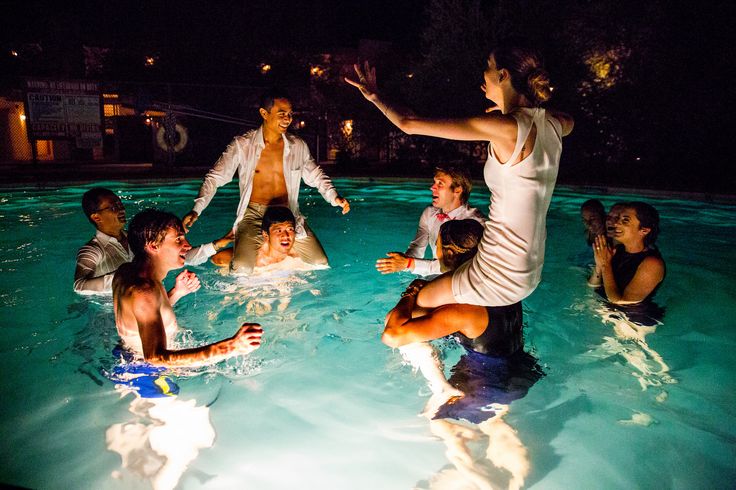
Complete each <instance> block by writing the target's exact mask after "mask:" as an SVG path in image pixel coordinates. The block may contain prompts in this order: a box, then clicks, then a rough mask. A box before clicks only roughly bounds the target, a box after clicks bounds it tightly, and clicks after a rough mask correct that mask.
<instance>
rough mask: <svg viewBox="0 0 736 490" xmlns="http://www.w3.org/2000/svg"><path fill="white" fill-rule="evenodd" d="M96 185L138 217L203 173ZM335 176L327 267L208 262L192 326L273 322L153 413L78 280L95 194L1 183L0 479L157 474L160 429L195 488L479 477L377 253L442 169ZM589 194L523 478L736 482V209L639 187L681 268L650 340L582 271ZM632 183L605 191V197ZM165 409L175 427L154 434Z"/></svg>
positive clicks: (557, 286) (315, 204)
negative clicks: (263, 275) (378, 266)
mask: <svg viewBox="0 0 736 490" xmlns="http://www.w3.org/2000/svg"><path fill="white" fill-rule="evenodd" d="M99 184H100V185H103V186H106V187H109V188H111V189H113V190H114V191H116V192H118V193H120V194H121V195H122V197H123V201H124V202H125V204H126V206H127V208H128V217H129V219H130V217H131V216H132V215H133V214H134V213H135V212H136V211H138V210H140V209H143V208H144V207H148V206H157V207H161V208H163V209H167V210H170V211H173V212H175V213H177V214H178V215H180V216H181V215H183V214H184V213H185V212H187V211H188V210H189V209H190V205H191V199H192V198H193V197H194V196H195V195H196V192H197V189H198V185H199V181H181V182H171V183H166V184H165V185H164V184H163V183H160V182H159V183H153V184H141V183H134V184H130V183H120V182H103V183H99ZM336 186H337V187H338V189H339V190H340V191H341V193H343V195H345V196H346V197H347V198H348V199H350V201H351V208H352V210H351V212H350V214H348V215H347V216H344V217H343V216H340V214H339V211H338V209H337V208H332V207H330V206H329V205H328V204H326V203H325V202H324V201H323V200H322V198H321V197H320V196H319V195H318V194H317V193H316V192H313V191H312V190H311V189H308V190H305V191H304V195H303V198H302V203H303V204H302V210H303V212H304V214H305V215H306V216H307V217H308V219H309V224H310V226H311V227H312V229H314V230H315V232H316V233H317V234H318V236H319V238H320V240H321V241H322V244H323V245H324V248H325V250H326V251H327V253H328V255H329V257H330V261H331V264H332V268H331V269H329V270H324V271H312V272H307V273H301V274H300V275H298V276H295V277H291V278H289V277H280V278H278V284H276V285H275V286H274V285H272V284H271V285H269V284H266V283H258V282H251V283H245V284H243V283H239V282H238V281H236V280H235V279H233V278H232V277H228V276H223V275H221V274H219V273H218V272H217V271H216V270H214V268H213V267H212V266H209V265H205V266H202V267H194V268H192V270H195V271H196V272H197V273H198V274H200V278H201V279H202V283H203V287H202V289H200V291H198V292H197V293H196V294H193V295H190V296H188V297H185V298H184V299H182V300H181V302H180V304H178V305H177V308H176V311H177V315H178V318H179V322H180V324H181V325H182V326H183V327H184V328H188V329H191V333H187V334H186V335H185V336H184V339H182V341H183V342H189V343H196V342H203V341H206V340H214V339H218V338H221V337H224V336H226V335H231V333H232V332H233V331H234V330H235V328H236V326H237V325H238V324H239V323H240V322H242V321H257V322H260V323H262V325H263V326H264V329H265V334H264V339H265V340H264V345H263V346H262V348H261V349H260V350H258V351H256V352H255V353H254V354H253V355H251V356H250V357H249V358H246V359H239V360H237V361H236V360H231V361H228V362H226V363H223V364H221V365H218V366H216V367H214V368H208V369H204V370H199V371H195V372H184V373H180V374H175V375H174V376H172V378H173V379H174V380H175V381H176V383H177V384H178V385H179V388H180V394H179V396H178V398H177V400H178V401H180V402H182V406H183V405H186V407H188V408H185V409H182V411H180V412H178V413H179V415H180V418H179V419H178V420H174V421H173V422H171V423H170V424H169V425H166V424H165V423H162V422H161V420H158V421H156V422H155V423H154V421H153V419H155V418H156V414H155V413H153V414H151V413H149V412H146V409H147V408H150V407H141V406H140V403H138V402H135V397H134V396H132V395H130V394H128V395H124V396H121V393H120V392H119V391H116V390H115V389H114V387H113V383H112V382H110V381H109V380H108V379H106V378H105V376H104V375H103V374H102V373H103V372H106V371H109V370H110V369H112V368H113V367H114V366H115V364H116V362H118V361H116V360H115V359H114V357H113V354H112V353H111V352H112V350H113V348H114V346H115V344H116V334H115V328H114V323H113V318H112V308H111V304H110V301H109V300H106V299H101V298H95V297H82V296H77V295H76V294H74V293H73V292H72V289H71V286H72V275H73V271H74V259H75V254H76V250H77V248H78V247H79V246H81V245H82V244H83V243H85V242H86V241H87V240H88V239H89V237H90V236H91V235H92V233H93V231H92V227H91V225H89V223H88V222H87V221H86V219H85V217H84V216H83V215H82V212H81V208H80V204H79V203H80V200H81V195H82V193H83V192H84V191H85V190H87V189H88V188H89V187H91V185H80V186H62V187H58V188H48V189H36V188H20V187H19V188H5V189H4V190H3V193H2V198H1V199H0V271H1V273H2V285H1V286H0V333H1V334H2V335H1V340H0V349H1V352H2V356H0V366H1V367H2V373H3V381H2V382H1V383H0V386H1V387H2V388H1V391H0V396H1V400H2V402H1V406H2V418H1V419H0V459H1V460H2V468H1V469H0V483H6V484H14V485H21V486H25V487H31V488H95V489H98V488H113V489H114V488H131V487H132V488H146V487H148V486H150V485H151V483H150V482H151V481H154V479H155V477H154V476H152V475H154V474H156V472H157V471H159V470H160V468H161V465H163V464H164V462H163V461H161V457H160V456H159V457H158V458H157V457H156V456H155V454H153V452H152V451H151V449H150V446H151V445H152V444H153V445H159V444H161V443H162V441H161V439H167V438H168V441H169V442H172V443H173V446H174V449H175V450H179V451H180V452H184V453H186V452H187V451H189V453H187V454H185V455H179V456H181V458H182V459H181V461H188V462H186V464H182V465H180V467H174V466H176V465H173V466H172V467H169V468H168V470H170V472H171V473H172V474H177V479H178V484H179V488H185V489H196V488H206V489H220V488H253V489H287V488H335V489H342V488H359V489H363V488H365V489H394V488H395V489H408V488H453V489H455V488H474V487H473V486H472V485H474V484H473V483H471V480H472V477H470V476H467V475H468V473H467V472H465V473H461V472H459V471H458V470H457V468H456V467H455V465H453V464H451V462H450V459H448V456H446V454H445V453H446V451H447V450H448V446H447V445H446V442H445V441H444V440H443V439H442V438H440V437H438V436H437V435H435V433H433V432H432V431H431V429H430V425H429V423H428V421H427V419H426V418H423V417H419V416H417V415H418V414H419V412H421V410H422V409H423V407H424V404H425V402H426V401H427V398H428V395H429V392H428V389H427V387H426V383H425V382H424V380H423V378H422V377H421V376H420V375H418V374H415V373H413V372H412V370H411V369H410V368H409V367H407V366H405V365H402V360H401V357H400V356H399V354H398V353H397V352H395V351H392V350H391V349H388V348H386V347H385V346H384V345H383V344H381V343H380V341H379V337H380V332H381V329H382V325H383V317H384V315H385V313H386V312H387V310H388V309H389V308H391V307H392V306H393V305H394V304H395V302H396V301H397V298H398V295H399V293H400V292H401V291H402V290H403V287H405V286H406V285H407V284H408V282H409V281H410V279H411V277H410V276H409V275H406V274H400V275H396V274H394V275H388V276H381V275H380V274H378V273H377V272H376V271H375V269H374V266H373V264H374V262H375V259H376V258H378V257H379V256H381V255H383V254H384V252H386V251H390V250H403V249H405V247H406V245H407V244H408V242H409V241H410V240H411V238H412V237H413V233H414V230H415V226H416V223H417V220H418V217H419V214H420V212H421V210H422V209H423V207H424V206H426V205H427V204H428V202H429V191H428V186H429V183H428V182H419V183H417V182H368V181H357V180H345V179H337V180H336ZM478 187H480V186H478ZM237 192H238V190H237V186H236V185H235V184H231V185H230V186H228V187H226V188H224V189H221V190H220V191H219V193H218V194H217V196H216V197H215V199H214V200H213V202H212V204H211V205H210V206H209V208H208V209H207V210H206V211H205V213H204V214H203V216H202V218H201V219H200V220H199V222H198V223H197V225H195V227H194V228H193V230H192V232H191V234H190V237H189V238H190V240H191V241H192V242H193V243H194V244H198V243H201V242H203V241H208V240H211V239H213V238H216V237H219V236H221V235H222V233H223V232H224V231H225V230H226V229H227V228H228V227H229V226H230V225H231V223H232V219H233V214H234V212H235V208H236V206H237ZM590 197H601V196H592V195H589V194H580V193H576V192H573V191H569V190H565V189H558V190H557V191H556V193H555V197H554V199H553V201H552V207H551V209H550V212H549V217H548V241H547V260H546V265H545V269H544V276H543V282H542V284H541V285H540V287H539V288H538V289H537V291H536V292H535V293H534V294H533V295H532V296H531V297H530V298H528V299H527V300H526V301H525V303H524V310H525V311H524V313H525V322H526V329H525V331H526V346H527V350H531V351H532V352H533V353H534V355H535V356H536V357H537V358H538V359H539V363H540V364H541V365H542V366H543V368H544V370H545V372H546V376H545V377H544V378H542V379H541V380H540V381H539V382H537V383H536V384H535V385H534V386H533V387H532V388H531V389H530V390H529V393H528V394H527V395H526V397H524V398H522V399H520V400H517V401H514V402H513V403H512V404H511V405H510V409H509V412H508V414H507V415H506V416H505V421H506V423H507V424H508V426H509V427H511V428H513V430H515V431H516V438H517V439H518V442H519V444H521V447H518V445H517V446H514V447H516V449H518V450H520V451H521V453H524V452H525V453H526V455H527V456H526V459H527V460H528V464H529V472H528V476H527V477H526V481H525V487H527V488H545V489H546V488H599V489H600V488H602V489H608V488H729V487H732V485H733V481H735V480H736V465H735V464H734V462H735V461H736V444H735V443H736V424H735V423H734V420H736V418H735V415H736V408H734V406H736V395H735V393H736V383H735V379H736V375H734V370H733V365H734V362H735V361H736V354H734V351H735V349H734V347H735V346H736V328H734V326H735V325H734V324H735V323H736V304H735V303H734V301H733V291H736V274H734V267H733V261H734V258H736V257H735V256H734V253H733V251H732V241H733V237H734V236H736V233H734V232H735V231H736V224H735V223H736V207H734V206H730V205H722V204H711V203H701V202H695V201H691V200H674V199H654V198H647V199H644V200H646V201H648V202H651V203H652V204H654V205H655V206H656V207H657V208H658V209H659V210H660V213H661V215H662V218H663V231H662V234H661V237H660V240H659V243H660V246H661V250H662V253H663V256H664V257H665V259H666V261H667V278H666V280H665V283H664V285H663V287H662V288H661V289H660V291H659V292H658V294H657V302H658V303H659V304H660V305H662V306H664V307H665V308H666V315H665V318H664V323H663V324H662V325H660V326H659V327H658V328H657V329H656V332H652V333H649V335H647V336H646V337H645V338H644V340H643V341H636V340H632V339H630V338H626V335H627V334H632V333H635V332H631V331H627V326H626V325H625V324H621V323H620V322H618V323H615V322H614V321H612V320H611V319H609V318H607V317H606V316H605V313H601V312H600V311H599V310H600V309H601V303H600V301H599V300H598V299H597V298H596V296H595V295H594V294H593V293H592V292H591V291H590V290H589V289H588V287H587V286H586V285H585V278H586V272H587V269H586V264H587V263H589V262H590V261H591V260H592V257H591V255H590V253H589V251H588V250H587V248H586V246H585V244H584V240H583V235H582V231H581V225H580V219H579V215H578V209H579V206H580V204H581V203H582V202H583V201H584V200H585V199H587V198H590ZM631 197H632V196H615V195H606V196H602V197H601V199H602V200H603V202H604V204H605V205H606V206H610V205H611V204H612V203H613V202H615V201H618V200H630V199H631ZM487 202H488V192H487V190H486V189H476V190H475V191H474V192H473V195H472V196H471V204H473V205H475V206H477V207H479V208H480V209H481V210H483V211H486V210H487ZM172 280H173V274H171V275H170V277H169V278H167V285H168V284H170V283H171V281H172ZM284 294H288V296H289V300H288V301H286V300H282V299H280V298H281V297H282V295H284ZM280 302H283V303H284V304H283V306H282V307H281V308H279V303H280ZM269 310H270V311H269ZM446 356H447V359H446V366H447V368H448V369H449V367H450V366H452V364H453V363H454V362H455V361H457V359H458V358H459V356H460V351H459V349H457V348H454V347H452V346H451V345H448V346H446ZM199 408H201V409H202V410H199V411H196V409H199ZM161 427H169V428H170V429H171V431H170V432H166V431H163V430H161V431H159V433H158V434H157V435H156V437H155V438H153V436H151V434H150V431H151V430H152V429H155V428H161ZM146 431H149V432H146ZM146 437H149V438H153V439H151V440H153V441H154V442H150V441H149V442H145V440H146ZM197 438H199V439H197ZM213 438H214V442H213ZM499 441H500V442H499V444H500V445H498V446H496V447H504V446H503V442H504V441H503V440H500V439H499ZM144 442H145V444H144ZM164 442H165V441H164ZM506 442H508V441H506ZM136 444H138V445H137V446H136ZM487 445H488V443H487V441H484V440H481V439H478V440H475V441H471V442H470V443H469V447H470V448H471V450H472V456H473V465H474V466H475V467H476V468H477V473H476V474H477V475H481V480H484V481H488V482H494V483H499V482H500V483H501V484H505V483H506V482H507V481H508V479H509V474H508V473H507V472H506V471H505V470H499V469H496V468H494V466H493V465H492V464H491V462H490V461H489V460H488V458H487V456H486V454H485V449H486V446H487ZM209 446H211V447H209ZM110 448H117V449H118V450H119V451H115V450H111V449H110ZM126 451H127V453H126V454H127V458H128V460H127V462H126V465H125V466H126V467H124V465H123V463H122V462H121V452H122V453H125V452H126ZM491 452H493V451H491ZM504 453H505V454H509V453H508V452H504ZM450 457H451V458H452V454H451V456H450ZM187 458H188V459H187ZM189 460H191V461H189ZM179 475H180V476H179ZM159 476H160V475H159ZM168 481H169V482H170V481H172V480H171V479H169V480H168ZM159 483H160V482H159ZM475 485H476V486H478V485H477V484H475Z"/></svg>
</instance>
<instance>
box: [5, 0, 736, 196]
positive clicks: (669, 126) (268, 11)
mask: <svg viewBox="0 0 736 490" xmlns="http://www.w3.org/2000/svg"><path fill="white" fill-rule="evenodd" d="M435 1H436V2H440V3H441V2H442V0H435ZM445 3H446V4H451V3H453V2H450V1H449V0H446V1H445ZM455 3H457V2H455ZM466 3H468V4H471V3H472V0H467V1H466ZM481 3H482V5H483V6H484V9H485V10H486V11H487V12H494V9H495V8H497V6H499V5H500V6H501V7H502V8H505V9H506V15H507V17H508V14H509V10H516V11H515V12H511V14H512V15H511V16H516V17H518V18H520V19H522V21H523V22H525V23H528V24H533V25H534V31H533V32H537V33H539V37H540V38H541V40H542V42H544V43H547V42H548V41H549V44H552V43H554V42H555V41H556V42H559V39H560V38H559V37H557V38H556V39H555V36H557V35H558V34H559V33H560V32H567V35H568V39H571V38H570V31H571V30H574V29H577V28H579V27H582V28H583V30H584V28H585V27H586V24H587V19H585V18H575V17H570V16H568V17H567V18H565V17H564V14H565V12H568V11H574V10H575V9H577V10H578V11H586V9H587V12H591V11H596V10H598V11H601V12H604V13H605V16H609V17H610V20H608V21H606V18H603V19H602V20H601V19H600V18H599V19H595V20H594V22H599V24H598V25H600V26H601V29H604V30H607V31H608V32H607V34H606V35H609V34H610V35H611V36H612V37H614V38H616V37H621V38H623V39H626V38H627V36H628V33H630V32H632V30H635V29H640V30H641V29H646V30H649V33H648V38H647V42H648V43H649V44H648V45H647V46H631V47H632V48H633V49H634V52H636V50H637V49H638V48H642V47H644V48H646V53H647V55H646V56H648V58H647V57H640V58H639V59H638V60H637V62H638V63H639V67H638V68H637V67H635V68H636V70H638V72H636V73H637V78H636V80H634V81H633V82H632V83H633V84H632V85H631V86H629V87H626V93H624V91H619V92H618V94H617V97H618V98H617V99H616V100H615V101H614V100H613V99H611V100H610V101H609V103H610V105H611V107H612V108H615V107H616V106H620V104H621V103H623V104H627V105H628V104H630V108H631V110H632V113H633V112H637V111H638V114H637V115H636V118H638V119H636V120H634V119H632V120H629V118H628V117H627V114H628V107H626V106H623V107H622V110H620V111H619V113H616V112H615V111H614V110H611V111H609V115H608V117H614V118H617V119H618V123H619V124H620V125H621V127H622V128H624V127H626V126H627V125H628V126H632V125H634V126H637V127H638V126H641V127H647V128H646V129H648V127H649V126H652V127H654V129H652V130H651V132H650V133H646V132H645V133H642V134H643V136H642V138H640V140H642V141H639V142H634V143H632V144H635V145H639V146H640V147H641V148H642V151H643V152H646V151H647V148H666V149H667V150H666V151H658V152H656V153H652V155H654V157H655V158H656V159H657V160H658V165H661V166H662V167H661V169H659V168H658V169H657V170H656V172H653V174H652V175H655V176H656V175H657V174H658V173H661V172H665V171H668V168H669V167H667V161H672V168H673V169H674V171H675V172H690V171H691V170H690V167H691V166H697V165H699V166H700V167H702V170H697V171H698V172H701V173H711V174H713V175H711V176H710V177H709V178H708V179H707V181H708V182H712V183H715V184H718V185H719V186H720V187H724V188H728V187H729V186H730V185H731V184H733V183H734V178H733V174H734V173H733V172H731V171H730V169H729V168H727V166H726V164H725V163H724V160H723V159H720V158H717V157H716V155H721V154H726V153H728V148H727V146H726V144H725V142H724V140H725V139H724V138H720V137H715V135H716V134H718V132H719V131H721V130H722V128H725V127H728V126H730V124H729V123H728V120H727V119H726V117H725V114H726V112H727V110H728V109H727V108H728V106H730V105H731V104H730V101H731V100H732V99H733V96H732V95H731V94H732V93H733V90H732V89H731V88H730V87H731V85H732V78H731V76H730V72H731V71H733V70H732V68H733V64H734V63H733V61H732V55H731V51H732V50H733V48H732V46H733V41H734V39H733V38H734V36H733V34H732V27H731V23H732V19H734V16H733V7H732V5H731V3H730V2H725V1H722V2H721V1H715V2H707V3H704V4H697V3H694V2H692V3H684V2H667V1H664V0H652V1H651V2H644V3H641V2H634V1H633V0H632V1H629V0H621V1H615V2H614V1H601V2H580V1H572V0H568V1H565V0H561V1H556V2H555V1H551V0H538V1H530V0H519V2H511V1H505V2H504V1H499V2H491V1H484V2H481ZM430 4H431V2H430V1H419V0H407V1H364V2H350V1H338V0H306V1H283V2H275V1H272V0H269V1H263V0H249V1H239V2H235V1H211V2H202V1H192V0H180V1H176V2H173V1H165V2H163V1H153V0H151V1H132V0H122V1H90V0H82V1H73V2H51V1H49V2H38V1H20V0H12V1H5V2H1V3H0V6H1V7H2V12H3V15H2V16H0V47H1V48H2V51H3V52H2V59H1V60H0V61H1V63H0V82H1V83H0V88H2V89H5V90H6V89H8V88H9V87H12V86H13V85H14V84H16V85H17V80H18V79H19V77H22V76H24V75H29V74H30V75H35V76H67V77H70V78H71V77H79V76H83V74H84V69H83V66H81V65H82V63H83V62H82V57H81V55H80V51H81V46H82V45H86V46H98V47H106V48H111V49H113V50H117V51H118V52H129V53H133V54H130V56H131V58H130V61H131V65H133V64H134V63H133V61H136V62H137V60H138V58H133V56H138V57H140V54H141V53H145V54H148V53H149V52H150V54H152V55H156V56H159V57H160V60H161V62H160V63H159V65H157V68H156V70H157V73H156V77H155V78H156V79H157V80H162V81H163V80H165V81H179V82H202V83H231V84H244V83H245V84H247V83H246V82H244V80H245V79H244V74H245V73H246V72H247V70H248V69H250V70H253V69H254V68H253V67H254V66H256V65H254V62H257V61H258V59H259V57H261V58H264V59H265V58H266V57H267V56H269V52H272V51H274V50H278V49H281V50H301V51H303V52H311V53H320V52H331V51H334V50H335V49H337V48H354V47H356V46H357V44H358V41H359V40H361V39H375V40H382V41H390V42H392V43H394V46H395V47H396V48H397V49H398V50H399V52H400V53H402V54H403V53H405V54H406V58H407V64H408V60H409V59H410V58H413V59H414V60H416V59H419V58H421V55H422V54H425V53H426V51H427V44H426V42H425V41H423V40H422V34H423V32H425V29H426V26H427V23H428V20H427V19H428V17H429V11H428V9H427V6H428V5H430ZM539 5H541V6H542V8H546V9H552V10H549V11H550V12H552V14H553V15H550V16H549V19H548V18H546V16H541V17H542V18H539V17H540V16H539V15H538V12H537V13H536V14H535V13H533V12H531V10H533V8H534V7H536V6H539ZM643 5H644V6H645V7H642V6H643ZM599 6H600V8H599ZM647 6H651V10H652V11H654V12H656V15H654V16H652V17H651V18H649V17H647V18H642V17H643V16H642V12H643V11H644V10H643V9H646V8H649V7H647ZM561 14H562V15H561ZM559 19H564V20H567V21H571V22H572V24H573V25H574V24H575V23H577V27H572V28H571V25H569V24H568V25H558V24H556V23H555V21H556V20H559ZM453 20H454V19H453ZM449 25H450V27H448V29H447V30H446V31H447V32H448V33H449V34H448V35H449V36H454V35H455V34H457V36H458V37H462V35H463V34H464V33H463V32H462V31H461V30H458V32H457V33H455V32H452V29H453V28H452V24H449ZM566 30H567V31H566ZM489 31H490V29H489ZM512 34H513V33H512ZM574 36H575V34H574V33H573V38H574ZM580 36H584V35H583V34H581V35H580ZM603 37H605V36H603ZM581 41H582V42H581ZM591 42H592V41H591ZM32 43H39V44H40V45H41V46H43V49H44V53H43V56H44V62H45V63H47V64H48V65H49V66H48V67H47V72H46V73H28V72H29V71H33V70H34V69H35V68H36V67H35V66H33V65H32V64H31V63H28V64H27V65H26V66H22V65H20V64H19V63H17V62H16V61H14V60H12V59H9V57H8V56H7V53H9V52H10V51H11V50H14V49H18V47H23V46H24V45H25V46H28V45H31V44H32ZM586 47H587V46H586V44H585V39H584V37H583V38H582V39H581V40H578V44H577V47H576V48H575V49H576V50H578V51H584V50H585V49H586ZM561 48H562V49H561ZM557 49H558V52H561V53H565V46H562V47H560V46H557ZM567 51H568V54H569V51H570V49H569V48H568V49H567ZM70 53H72V55H70ZM573 54H575V53H573ZM580 56H583V54H582V53H581V54H580ZM554 61H559V60H554ZM563 61H564V60H563ZM567 61H569V60H567ZM123 64H124V63H123ZM138 65H140V63H138ZM550 68H552V71H554V70H555V69H557V70H558V71H559V70H568V69H569V68H568V66H566V65H564V64H563V63H559V62H558V63H553V66H551V67H550ZM136 69H137V70H138V71H137V72H136V71H133V70H131V71H130V72H127V73H126V72H125V71H122V72H120V73H115V74H114V75H113V76H115V77H117V78H118V79H120V80H139V79H141V77H140V74H141V71H140V66H138V67H137V68H136ZM153 72H154V71H153V70H150V71H149V73H153ZM80 74H81V75H80ZM144 74H145V73H144ZM563 74H566V73H564V72H563ZM466 76H467V77H468V79H470V78H472V79H473V83H475V81H476V79H479V77H480V73H477V74H476V73H468V74H467V75H466ZM473 77H474V78H473ZM152 79H153V78H152ZM382 80H385V78H383V79H382ZM567 87H568V88H570V93H568V94H566V95H567V100H564V99H563V102H566V103H567V105H568V106H572V107H569V108H568V107H565V109H567V110H569V111H570V112H572V113H573V114H574V115H576V119H577V114H576V108H575V107H574V105H575V104H576V103H577V101H576V100H575V99H574V97H575V94H574V93H573V92H572V88H573V86H572V85H571V84H569V83H568V85H567ZM460 100H462V99H460ZM604 102H605V101H604ZM578 120H579V121H582V119H578ZM581 128H582V126H581ZM582 134H584V133H583V132H582V131H578V132H577V135H578V136H582ZM571 143H573V145H570V149H571V150H573V149H574V144H575V142H574V141H573V140H571ZM582 144H587V142H585V141H584V142H582ZM579 154H580V152H578V155H579ZM703 155H707V158H709V159H711V160H712V161H709V163H708V165H703V164H702V163H701V164H698V163H695V162H696V161H699V160H700V159H701V158H702V156H703ZM581 165H587V163H581ZM668 173H669V172H668ZM668 178H669V179H670V181H674V180H676V179H675V178H673V176H672V175H670V176H669V177H668ZM724 179H725V180H724ZM724 181H725V182H726V184H725V185H724V184H723V183H722V182H724ZM708 185H709V184H708Z"/></svg>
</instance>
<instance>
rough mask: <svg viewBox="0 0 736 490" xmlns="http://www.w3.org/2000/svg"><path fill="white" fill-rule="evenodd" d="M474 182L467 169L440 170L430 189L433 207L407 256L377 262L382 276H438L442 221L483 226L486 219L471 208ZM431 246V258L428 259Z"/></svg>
mask: <svg viewBox="0 0 736 490" xmlns="http://www.w3.org/2000/svg"><path fill="white" fill-rule="evenodd" d="M472 188H473V183H472V182H471V180H470V175H469V174H468V172H467V170H465V169H463V168H458V167H452V166H445V167H437V168H436V169H435V173H434V180H433V183H432V187H430V190H431V191H432V204H431V205H430V206H427V207H426V208H425V209H424V211H423V212H422V215H421V216H420V218H419V227H418V228H417V233H416V236H415V237H414V240H412V242H411V243H410V244H409V248H407V249H406V252H405V253H401V252H388V253H387V254H386V256H387V257H385V258H381V259H378V260H377V261H376V269H377V270H378V271H379V272H380V273H381V274H391V273H392V272H399V271H411V272H413V273H414V274H417V275H420V276H431V275H436V274H439V273H440V272H441V271H440V262H439V260H437V249H436V246H435V244H436V243H437V235H438V234H439V231H440V226H441V225H442V223H443V222H445V221H448V220H457V219H473V220H475V221H478V222H479V223H481V224H483V223H484V222H485V219H486V218H485V216H483V214H482V213H481V212H480V211H478V210H477V209H476V208H471V207H470V206H468V199H469V198H470V191H471V190H472ZM427 246H429V248H430V250H431V251H432V258H431V259H425V258H424V254H425V252H426V250H427Z"/></svg>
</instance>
